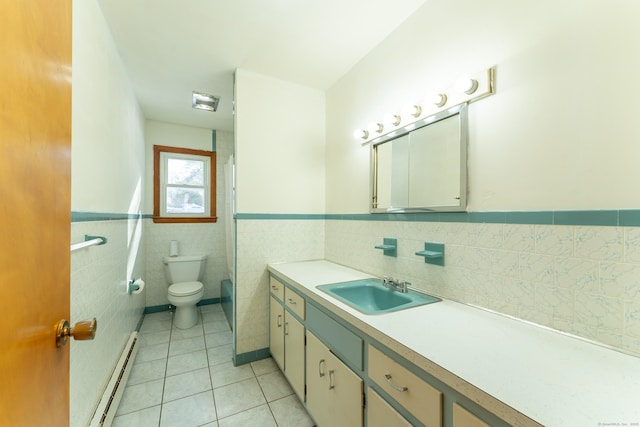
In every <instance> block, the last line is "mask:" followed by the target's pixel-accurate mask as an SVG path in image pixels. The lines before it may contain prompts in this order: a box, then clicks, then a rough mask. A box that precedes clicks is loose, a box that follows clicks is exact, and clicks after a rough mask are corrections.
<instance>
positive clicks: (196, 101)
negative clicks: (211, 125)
mask: <svg viewBox="0 0 640 427" xmlns="http://www.w3.org/2000/svg"><path fill="white" fill-rule="evenodd" d="M191 99H192V101H191V107H193V108H197V109H198V110H205V111H212V112H215V111H217V110H218V103H219V102H220V97H219V96H215V95H208V94H206V93H201V92H193V95H192V98H191Z"/></svg>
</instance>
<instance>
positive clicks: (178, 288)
mask: <svg viewBox="0 0 640 427" xmlns="http://www.w3.org/2000/svg"><path fill="white" fill-rule="evenodd" d="M203 288H204V286H203V285H202V283H201V282H182V283H174V284H173V285H171V286H169V295H173V296H176V297H187V296H189V295H194V294H197V293H198V292H200V291H201V290H202V289H203Z"/></svg>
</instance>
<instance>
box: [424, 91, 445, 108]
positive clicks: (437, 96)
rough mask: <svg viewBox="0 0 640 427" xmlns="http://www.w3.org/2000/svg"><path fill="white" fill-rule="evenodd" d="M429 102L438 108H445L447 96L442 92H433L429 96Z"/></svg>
mask: <svg viewBox="0 0 640 427" xmlns="http://www.w3.org/2000/svg"><path fill="white" fill-rule="evenodd" d="M426 99H427V102H428V103H429V104H431V105H435V106H436V107H443V106H444V104H446V103H447V95H446V94H444V93H440V92H431V93H428V94H427V97H426Z"/></svg>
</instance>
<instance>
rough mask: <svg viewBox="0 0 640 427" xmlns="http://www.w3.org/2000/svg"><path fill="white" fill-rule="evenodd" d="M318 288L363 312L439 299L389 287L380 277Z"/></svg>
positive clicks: (414, 305) (390, 309)
mask: <svg viewBox="0 0 640 427" xmlns="http://www.w3.org/2000/svg"><path fill="white" fill-rule="evenodd" d="M318 289H320V290H321V291H323V292H325V293H327V294H329V295H331V296H332V297H334V298H336V299H338V300H340V301H342V302H343V303H345V304H347V305H348V306H350V307H353V308H355V309H356V310H358V311H359V312H361V313H364V314H382V313H389V312H391V311H397V310H403V309H405V308H411V307H417V306H420V305H425V304H431V303H434V302H438V301H441V300H440V299H439V298H436V297H432V296H431V295H426V294H422V293H420V292H415V291H411V290H410V291H409V292H407V293H402V292H399V291H397V290H393V289H389V288H387V287H385V286H384V285H383V284H382V280H380V279H363V280H356V281H353V282H342V283H332V284H330V285H320V286H318Z"/></svg>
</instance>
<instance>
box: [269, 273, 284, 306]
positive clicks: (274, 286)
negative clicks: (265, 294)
mask: <svg viewBox="0 0 640 427" xmlns="http://www.w3.org/2000/svg"><path fill="white" fill-rule="evenodd" d="M269 287H270V288H271V294H272V295H273V296H275V297H276V298H278V299H279V300H280V301H284V284H283V283H282V282H281V281H279V280H278V279H276V278H275V277H273V276H271V278H270V279H269Z"/></svg>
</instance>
